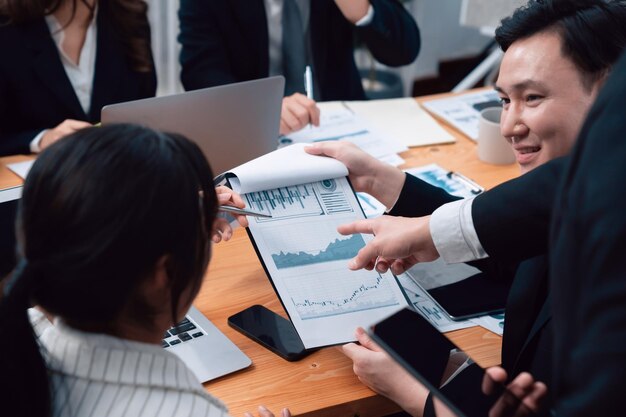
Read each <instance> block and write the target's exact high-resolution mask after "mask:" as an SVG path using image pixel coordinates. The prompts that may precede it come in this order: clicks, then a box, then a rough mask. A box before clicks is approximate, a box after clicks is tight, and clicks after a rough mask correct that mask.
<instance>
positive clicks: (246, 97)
mask: <svg viewBox="0 0 626 417" xmlns="http://www.w3.org/2000/svg"><path fill="white" fill-rule="evenodd" d="M284 84H285V79H284V78H283V77H282V76H277V77H270V78H262V79H259V80H253V81H246V82H242V83H235V84H227V85H223V86H219V87H212V88H205V89H202V90H195V91H188V92H186V93H182V94H174V95H171V96H165V97H156V98H148V99H143V100H137V101H129V102H126V103H119V104H112V105H109V106H105V107H104V108H102V114H101V120H102V124H110V123H136V124H140V125H143V126H146V127H149V128H152V129H157V130H162V131H165V132H172V133H179V134H182V135H184V136H186V137H188V138H189V139H191V140H193V141H194V142H196V143H197V144H198V146H199V147H200V149H202V152H203V153H204V155H205V156H206V158H207V159H208V160H209V163H210V164H211V167H212V169H213V174H214V175H218V174H221V173H224V172H226V171H228V170H230V169H231V168H234V167H236V166H239V165H241V164H243V163H244V162H248V161H250V160H252V159H254V158H257V157H259V156H261V155H264V154H266V153H268V152H271V151H273V150H275V149H276V147H277V146H278V132H279V128H280V110H281V106H282V99H283V90H284Z"/></svg>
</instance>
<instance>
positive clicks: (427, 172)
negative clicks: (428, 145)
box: [405, 164, 485, 198]
mask: <svg viewBox="0 0 626 417" xmlns="http://www.w3.org/2000/svg"><path fill="white" fill-rule="evenodd" d="M405 172H406V173H408V174H411V175H413V176H415V177H417V178H419V179H421V180H422V181H425V182H427V183H429V184H430V185H434V186H435V187H439V188H443V189H444V190H445V191H446V192H448V194H452V195H455V196H457V197H461V198H467V197H475V196H477V195H478V194H480V193H482V192H483V191H485V189H484V188H483V187H481V186H480V185H478V184H476V183H475V182H474V181H472V180H470V179H469V178H467V177H466V176H464V175H461V174H459V173H457V172H452V171H447V170H445V169H443V168H442V167H440V166H439V165H437V164H429V165H425V166H422V167H418V168H410V169H406V170H405Z"/></svg>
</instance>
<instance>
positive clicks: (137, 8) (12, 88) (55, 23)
mask: <svg viewBox="0 0 626 417" xmlns="http://www.w3.org/2000/svg"><path fill="white" fill-rule="evenodd" d="M146 12H147V4H146V2H145V1H143V0H101V1H98V0H0V54H1V55H2V59H1V60H0V155H12V154H27V153H31V152H39V151H41V150H42V149H45V148H46V147H47V146H49V145H50V144H52V143H54V142H55V141H56V140H58V139H59V138H61V137H63V136H65V135H67V134H69V133H72V132H75V131H76V130H79V129H83V128H85V127H87V126H90V125H92V124H93V123H97V122H98V121H99V120H100V110H101V109H102V107H103V106H105V105H107V104H113V103H118V102H123V101H130V100H137V99H141V98H146V97H152V96H154V94H155V92H156V73H155V70H154V63H153V59H152V51H151V49H150V27H149V24H148V19H147V14H146Z"/></svg>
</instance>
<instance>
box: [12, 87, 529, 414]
mask: <svg viewBox="0 0 626 417" xmlns="http://www.w3.org/2000/svg"><path fill="white" fill-rule="evenodd" d="M444 96H446V94H444V95H438V96H429V97H423V98H419V99H418V101H423V100H426V99H431V98H439V97H444ZM442 125H443V126H444V127H445V128H446V130H448V131H450V133H452V134H453V135H454V136H455V137H456V138H457V142H456V143H455V144H450V145H438V146H429V147H421V148H413V149H411V150H409V151H407V152H405V153H403V154H401V156H402V157H403V158H404V159H405V160H406V165H405V166H404V167H413V166H421V165H426V164H429V163H433V162H434V163H437V164H439V165H440V166H442V167H444V168H446V169H449V170H453V171H458V172H461V173H463V174H464V175H466V176H467V177H469V178H471V179H473V180H474V181H476V182H477V183H479V184H481V185H483V186H484V187H486V188H491V187H493V186H494V185H497V184H499V183H501V182H503V181H505V180H507V179H510V178H513V177H515V176H517V175H518V174H519V171H518V168H517V166H516V165H509V166H494V165H488V164H485V163H482V162H481V161H479V160H478V158H477V156H476V144H475V143H474V142H473V141H471V140H469V139H467V138H465V137H464V136H463V135H462V134H460V133H458V132H457V131H456V130H455V129H454V128H451V127H449V126H447V125H446V124H445V123H442ZM25 158H26V157H24V156H15V157H8V158H0V188H5V187H8V186H14V185H18V184H20V183H21V180H20V179H19V178H18V177H17V176H15V175H14V174H13V173H11V172H10V171H8V169H7V168H6V167H5V166H4V164H6V163H11V162H18V161H21V160H24V159H25ZM205 281H206V282H205V283H204V285H203V288H202V290H201V291H200V294H199V295H198V298H197V299H196V302H195V305H196V307H198V308H199V309H200V311H202V312H203V313H204V314H205V315H206V316H207V317H208V318H209V319H211V320H212V321H213V322H214V323H215V324H216V326H217V327H219V328H220V330H222V331H223V332H224V333H225V334H226V335H227V336H228V337H229V338H230V339H231V340H232V341H233V342H235V344H237V346H239V347H240V348H241V349H242V350H243V351H244V352H245V353H246V354H247V355H248V356H249V357H250V358H251V359H252V362H253V364H252V366H251V367H250V368H248V369H245V370H242V371H239V372H238V373H235V374H231V375H228V376H225V377H223V378H220V379H218V380H216V381H212V382H209V383H207V384H205V387H206V389H207V390H208V391H209V392H211V393H212V394H213V395H215V396H217V397H218V398H220V399H221V400H222V401H224V402H225V403H226V404H227V406H228V407H229V409H230V412H231V414H232V415H233V416H241V415H242V414H243V413H244V412H245V411H251V412H255V411H256V407H257V406H258V405H259V404H263V405H265V406H267V407H268V408H269V409H270V410H273V411H274V412H276V413H280V410H281V409H282V408H283V407H289V408H290V409H291V411H292V413H293V414H294V415H306V416H313V415H315V416H355V415H359V416H363V417H367V416H381V415H386V414H390V413H393V412H396V411H398V407H397V406H396V405H395V404H393V403H392V402H391V401H389V400H387V399H385V398H384V397H381V396H379V395H377V394H376V393H374V392H373V391H371V390H370V389H368V388H366V387H365V386H364V385H362V384H361V383H360V382H359V380H358V379H357V378H356V376H355V375H354V373H353V372H352V363H351V361H350V360H349V359H348V358H346V357H345V356H344V355H343V354H342V353H341V349H340V348H339V347H331V348H325V349H322V350H320V351H318V352H315V353H313V354H312V355H310V356H307V357H306V358H304V359H302V360H300V361H298V362H293V363H291V362H287V361H285V360H283V359H281V358H280V357H278V356H276V355H275V354H273V353H271V352H270V351H268V350H266V349H264V348H263V347H261V346H260V345H258V344H256V343H255V342H253V341H251V340H250V339H248V338H247V337H245V336H243V335H241V334H240V333H238V332H237V331H235V330H233V329H231V328H230V327H229V326H228V324H227V321H226V320H227V318H228V316H230V315H232V314H235V313H237V312H239V311H240V310H242V309H244V308H246V307H248V306H251V305H253V304H262V305H265V306H266V307H268V308H270V309H271V310H274V311H275V312H277V313H279V314H281V315H283V316H284V317H286V314H285V312H284V310H283V308H282V306H281V305H280V302H279V301H278V298H277V297H276V295H275V293H274V291H273V290H272V287H271V284H270V283H269V281H268V279H267V277H266V275H265V272H264V271H263V268H262V266H261V264H260V262H259V260H258V258H257V256H256V254H255V252H254V249H253V248H252V245H251V244H250V242H249V240H248V238H247V236H246V234H245V231H244V230H241V229H239V230H237V231H236V232H235V235H234V237H233V239H231V241H229V242H225V243H220V244H219V245H215V246H214V252H213V259H212V262H211V265H210V268H209V271H208V273H207V275H206V278H205ZM447 336H448V337H449V338H450V339H451V340H452V341H454V342H455V343H457V344H458V345H460V346H462V347H463V348H464V349H466V350H467V351H468V352H469V353H470V354H471V356H472V357H473V358H474V359H475V360H476V361H477V362H478V363H479V364H480V365H482V366H491V365H496V364H498V363H499V362H500V349H501V338H500V336H497V335H496V334H494V333H491V332H489V331H487V330H484V329H482V328H480V327H474V328H470V329H464V330H458V331H455V332H450V333H447Z"/></svg>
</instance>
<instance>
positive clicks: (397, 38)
mask: <svg viewBox="0 0 626 417" xmlns="http://www.w3.org/2000/svg"><path fill="white" fill-rule="evenodd" d="M370 2H371V4H372V6H373V7H374V18H373V20H372V22H371V23H370V24H369V25H365V26H362V27H357V33H358V36H359V37H360V39H362V40H363V41H364V42H365V44H366V45H367V47H368V49H369V50H370V52H371V53H372V55H374V58H376V60H377V61H379V62H381V63H383V64H385V65H389V66H392V67H397V66H400V65H408V64H410V63H411V62H413V61H414V60H415V58H416V57H417V54H418V53H419V50H420V33H419V29H418V28H417V23H415V19H413V17H412V16H411V15H410V14H409V13H408V12H407V11H406V10H405V8H404V6H402V4H400V2H398V1H397V0H370Z"/></svg>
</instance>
